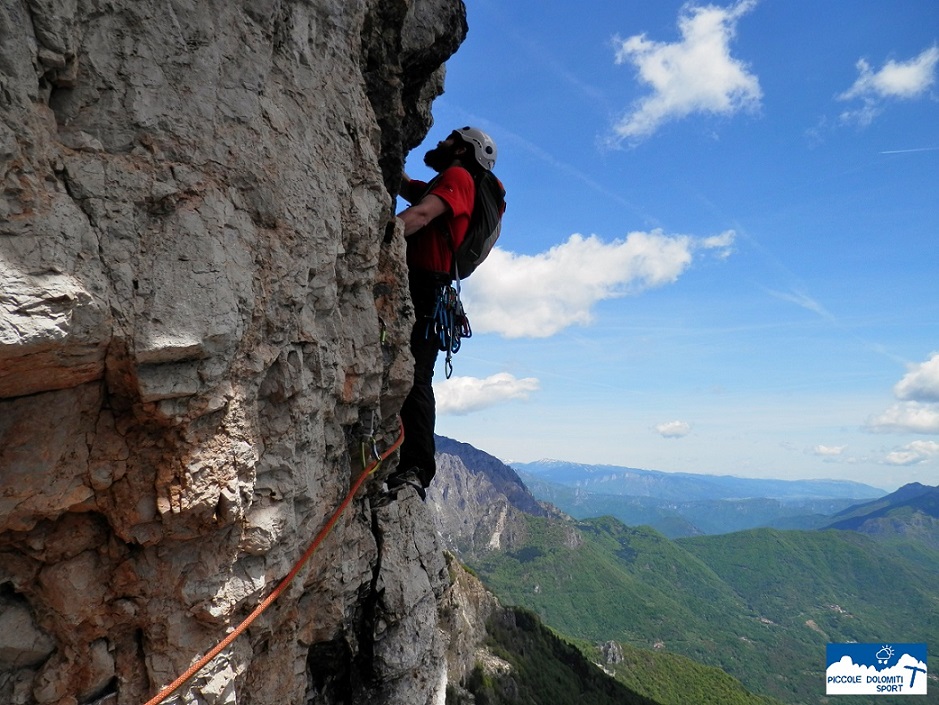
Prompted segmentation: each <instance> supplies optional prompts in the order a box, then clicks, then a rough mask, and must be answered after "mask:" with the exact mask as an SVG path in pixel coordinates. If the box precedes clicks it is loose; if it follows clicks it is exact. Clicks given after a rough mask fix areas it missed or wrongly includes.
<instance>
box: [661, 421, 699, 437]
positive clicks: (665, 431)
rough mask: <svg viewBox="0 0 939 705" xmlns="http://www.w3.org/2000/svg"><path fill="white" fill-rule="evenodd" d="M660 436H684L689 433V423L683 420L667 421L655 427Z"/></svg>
mask: <svg viewBox="0 0 939 705" xmlns="http://www.w3.org/2000/svg"><path fill="white" fill-rule="evenodd" d="M655 432H656V433H658V434H659V435H660V436H662V438H684V437H685V436H687V435H688V434H689V433H691V424H689V423H687V422H685V421H667V422H666V423H660V424H659V425H658V426H656V427H655Z"/></svg>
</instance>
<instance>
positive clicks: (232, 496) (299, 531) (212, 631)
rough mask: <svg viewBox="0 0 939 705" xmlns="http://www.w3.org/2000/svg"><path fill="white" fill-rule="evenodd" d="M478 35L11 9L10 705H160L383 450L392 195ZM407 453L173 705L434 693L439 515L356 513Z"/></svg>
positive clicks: (283, 17) (105, 2)
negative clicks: (455, 57)
mask: <svg viewBox="0 0 939 705" xmlns="http://www.w3.org/2000/svg"><path fill="white" fill-rule="evenodd" d="M466 29H467V27H466V21H465V8H464V6H463V3H462V1H461V0H205V1H203V2H193V1H192V0H165V1H161V2H150V1H139V0H3V2H2V3H0V179H2V184H0V702H2V703H9V704H10V705H33V704H42V705H47V704H48V705H79V704H85V703H102V704H104V703H107V705H131V704H135V705H136V704H142V703H145V702H146V701H147V700H148V699H150V698H151V697H152V696H153V695H155V694H156V693H157V692H158V691H159V689H160V688H161V687H162V686H164V685H166V684H168V683H169V682H171V681H172V680H173V679H174V678H176V676H178V675H179V674H180V673H182V672H184V671H185V670H186V669H187V668H188V667H189V666H190V664H192V663H193V662H194V661H195V660H196V659H197V658H198V657H199V656H201V655H202V654H203V653H205V652H206V651H208V650H209V649H210V648H211V647H212V646H214V645H215V644H216V643H217V642H218V641H219V640H220V639H221V638H223V637H224V636H225V635H226V634H227V633H229V632H230V631H231V630H232V629H233V627H234V626H235V625H236V624H238V623H239V622H240V621H241V620H242V619H243V618H244V617H245V616H246V615H247V614H248V613H249V612H250V611H251V609H252V608H253V607H254V606H255V605H257V604H258V603H259V602H260V601H261V600H262V599H263V598H264V597H265V596H266V595H267V594H269V593H270V592H271V591H272V590H273V588H274V587H275V586H276V585H277V584H278V583H279V581H280V580H281V579H282V578H283V577H284V576H285V575H286V574H287V573H288V572H289V571H290V569H291V567H292V565H293V564H294V562H295V561H296V560H297V558H299V556H300V555H301V554H303V552H304V550H305V549H306V547H307V545H308V543H309V541H310V539H311V538H312V537H313V535H314V534H315V533H316V532H317V531H318V530H319V529H320V528H321V527H322V526H323V525H324V523H325V522H326V521H327V519H328V518H329V516H330V514H331V513H332V511H333V510H334V509H335V508H336V507H337V506H338V505H339V503H340V502H341V500H342V498H343V497H344V495H345V493H346V492H347V491H348V489H349V488H350V486H351V484H352V482H353V481H354V479H355V478H356V477H357V476H358V474H359V473H360V472H361V471H362V465H363V460H362V459H363V457H364V458H365V459H366V461H367V460H368V459H369V458H370V456H371V453H372V445H373V444H374V445H375V446H376V447H377V449H378V450H379V451H382V450H384V449H385V448H388V447H389V446H390V445H391V444H392V443H393V441H394V440H395V438H396V436H397V434H398V422H397V418H396V413H397V411H398V409H399V407H400V404H401V402H402V400H403V398H404V395H405V394H406V392H407V390H408V387H409V385H410V374H411V360H410V355H409V353H408V352H407V339H408V332H409V329H410V324H411V318H412V315H413V312H412V309H411V305H410V301H409V298H408V294H407V287H406V273H405V269H404V264H403V247H404V246H403V239H402V237H401V233H400V231H395V230H394V227H393V225H392V223H393V219H392V215H393V208H394V202H393V198H392V195H393V194H394V192H395V190H396V189H397V187H398V178H399V174H400V171H401V166H402V164H403V160H404V156H405V154H406V153H407V151H408V150H409V149H411V148H413V147H414V146H416V145H417V144H418V143H419V142H420V141H421V139H422V138H423V136H424V135H425V134H426V131H427V129H428V128H429V126H430V122H431V119H430V105H431V101H432V99H433V98H434V97H435V96H436V95H438V94H439V92H440V91H441V90H442V83H443V68H442V66H443V63H444V61H445V60H446V59H447V58H448V57H449V56H450V55H451V54H452V52H453V51H455V50H456V48H457V46H458V45H459V43H460V42H461V41H462V39H463V37H464V35H465V33H466ZM363 448H364V451H363ZM394 462H395V458H394V456H392V457H391V458H390V459H389V460H388V461H387V462H386V463H385V465H384V466H383V467H382V468H381V469H380V471H379V472H378V473H376V475H375V476H374V477H373V478H371V479H370V480H369V482H368V484H367V486H366V488H365V490H363V492H362V493H360V495H359V496H358V497H357V499H356V500H355V501H354V502H353V503H352V504H351V505H350V507H349V510H348V511H347V512H346V513H345V514H344V515H343V516H342V518H341V519H340V520H339V521H338V523H337V524H336V526H335V528H334V530H333V531H332V532H331V533H330V534H329V536H328V538H327V539H326V540H325V542H324V543H323V544H322V546H321V547H320V549H319V551H318V552H317V553H316V554H315V556H314V557H313V559H312V560H311V561H310V563H309V564H308V565H307V566H306V567H305V568H304V569H303V570H302V571H301V573H300V574H299V575H298V576H297V578H296V579H295V580H294V581H293V583H291V586H290V587H289V588H288V590H287V591H286V592H285V594H284V596H283V597H282V598H281V599H280V600H278V601H277V602H276V603H274V605H273V606H272V607H271V608H270V609H268V611H267V612H265V613H264V614H263V615H262V616H261V617H260V618H259V619H258V620H257V621H255V622H254V623H253V624H252V625H251V627H250V628H249V629H248V631H247V633H246V634H244V635H242V636H241V637H240V638H239V639H237V640H235V641H234V642H233V643H232V645H231V646H230V647H229V648H227V649H226V650H225V651H224V652H223V653H222V654H221V655H220V656H219V657H217V658H216V659H215V660H214V661H213V662H212V663H210V664H209V665H208V666H207V667H206V668H205V669H203V670H202V671H201V672H200V673H199V674H198V675H196V676H195V677H194V678H193V679H192V680H191V681H190V682H189V683H187V684H186V685H185V686H184V687H183V688H182V689H181V690H180V691H178V693H177V694H175V695H174V696H173V697H172V698H171V699H170V700H168V701H167V702H173V703H195V702H198V703H206V704H209V705H218V704H222V703H225V704H228V703H249V704H257V705H261V704H268V703H270V704H271V705H274V704H275V703H276V704H277V705H285V704H303V703H324V704H327V703H365V702H369V703H402V704H403V703H408V704H409V705H413V704H420V703H432V702H433V703H436V702H441V703H442V702H443V688H444V687H445V685H446V680H447V677H446V668H445V662H446V658H445V653H446V650H447V648H448V645H447V644H448V642H447V636H446V634H445V633H444V632H443V631H441V626H440V618H439V614H438V613H439V607H438V602H439V601H440V600H443V599H445V597H446V595H447V590H448V587H447V586H448V584H449V580H448V574H447V570H446V566H445V563H444V560H443V557H442V554H441V550H440V547H439V546H438V545H437V541H436V538H435V536H434V533H433V529H432V519H431V517H430V515H429V510H428V509H427V507H425V506H424V505H423V504H422V503H421V502H420V501H418V500H417V499H416V498H413V497H411V498H405V499H403V500H402V501H400V502H398V503H397V504H394V505H390V506H388V507H385V508H383V509H381V510H376V511H372V508H371V500H370V498H371V497H373V496H374V495H375V493H376V492H377V491H378V488H379V486H380V483H381V479H382V475H383V474H384V473H386V472H387V471H388V469H389V468H391V467H393V465H394Z"/></svg>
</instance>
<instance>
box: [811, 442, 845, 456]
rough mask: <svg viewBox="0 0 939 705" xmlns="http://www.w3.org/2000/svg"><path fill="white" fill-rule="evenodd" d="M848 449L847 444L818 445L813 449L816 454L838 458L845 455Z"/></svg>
mask: <svg viewBox="0 0 939 705" xmlns="http://www.w3.org/2000/svg"><path fill="white" fill-rule="evenodd" d="M846 449H847V446H823V445H818V446H815V448H813V449H812V452H813V453H815V455H818V456H821V457H823V458H837V457H838V456H840V455H843V454H844V451H845V450H846Z"/></svg>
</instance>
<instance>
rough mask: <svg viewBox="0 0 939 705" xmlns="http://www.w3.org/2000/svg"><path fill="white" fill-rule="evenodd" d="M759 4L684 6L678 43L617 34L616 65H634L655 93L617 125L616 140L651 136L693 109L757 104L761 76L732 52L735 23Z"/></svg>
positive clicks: (743, 0)
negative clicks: (623, 37)
mask: <svg viewBox="0 0 939 705" xmlns="http://www.w3.org/2000/svg"><path fill="white" fill-rule="evenodd" d="M755 6H756V0H739V1H738V2H736V3H734V4H733V5H731V6H730V7H726V8H725V7H717V6H715V5H705V6H700V5H695V4H688V5H685V6H684V7H683V8H682V11H681V14H680V15H679V18H678V28H679V31H680V32H681V37H682V38H681V41H679V42H674V43H666V42H655V41H651V40H649V39H646V36H645V34H639V35H635V36H632V37H629V38H628V39H625V40H624V39H620V38H617V39H616V40H615V41H616V44H617V51H616V63H617V64H624V63H631V64H633V65H634V66H635V67H636V69H637V72H638V77H639V80H640V81H642V82H643V83H646V84H648V85H649V86H651V88H652V93H651V94H650V95H648V96H646V97H644V98H642V99H640V100H639V101H637V103H636V104H635V105H634V106H633V109H632V110H631V111H630V112H629V113H628V114H627V115H626V116H625V117H624V118H623V119H622V120H621V121H620V122H618V123H617V124H616V125H615V126H614V128H613V129H614V132H615V135H616V138H615V139H614V141H616V142H620V141H622V140H626V139H628V140H632V139H639V138H643V137H648V136H649V135H651V134H653V133H654V132H655V131H656V130H657V129H658V128H659V127H660V126H661V125H662V124H663V123H665V122H668V121H669V120H674V119H679V118H683V117H686V116H688V115H690V114H692V113H716V114H720V115H731V114H733V113H736V112H738V111H740V110H754V109H757V108H759V105H760V100H761V98H762V91H761V89H760V84H759V80H758V79H757V77H756V76H754V75H753V74H751V73H749V71H748V67H747V65H746V64H745V63H744V62H742V61H740V60H738V59H735V58H733V57H732V56H731V55H730V42H731V40H732V39H733V38H734V35H735V34H736V30H737V21H738V20H739V19H740V18H741V17H743V16H744V15H745V14H746V13H748V12H749V11H750V10H752V9H753V8H754V7H755Z"/></svg>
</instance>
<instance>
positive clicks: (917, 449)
mask: <svg viewBox="0 0 939 705" xmlns="http://www.w3.org/2000/svg"><path fill="white" fill-rule="evenodd" d="M936 456H939V443H936V442H935V441H913V442H912V443H910V444H909V445H907V446H905V447H904V448H901V449H900V450H895V451H893V452H892V453H889V454H888V455H887V457H886V458H885V459H884V462H886V463H887V464H888V465H918V464H919V463H924V462H926V461H927V460H930V459H931V458H935V457H936Z"/></svg>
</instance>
